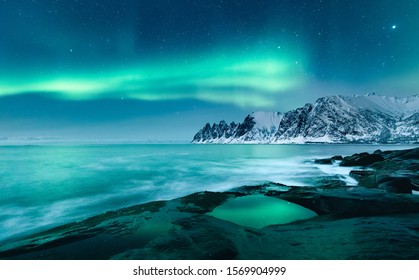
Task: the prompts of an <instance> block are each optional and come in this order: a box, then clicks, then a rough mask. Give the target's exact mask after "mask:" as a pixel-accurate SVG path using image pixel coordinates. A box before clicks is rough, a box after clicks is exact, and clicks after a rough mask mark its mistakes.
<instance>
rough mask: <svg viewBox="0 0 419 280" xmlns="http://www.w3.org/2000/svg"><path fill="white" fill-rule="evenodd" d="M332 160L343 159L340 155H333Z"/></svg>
mask: <svg viewBox="0 0 419 280" xmlns="http://www.w3.org/2000/svg"><path fill="white" fill-rule="evenodd" d="M332 160H343V157H342V156H334V157H332Z"/></svg>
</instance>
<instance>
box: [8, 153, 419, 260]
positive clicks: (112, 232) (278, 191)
mask: <svg viewBox="0 0 419 280" xmlns="http://www.w3.org/2000/svg"><path fill="white" fill-rule="evenodd" d="M418 155H419V148H415V149H409V150H396V151H384V152H382V151H376V152H374V153H371V154H368V153H360V154H355V155H352V156H347V157H342V159H340V158H339V160H341V162H340V163H339V164H340V165H342V164H343V166H352V167H354V171H356V172H354V173H352V174H351V176H353V177H355V178H356V179H357V181H358V182H359V186H346V185H343V184H342V182H339V180H331V181H329V182H328V184H324V185H323V186H322V187H304V188H302V187H296V186H286V185H282V184H276V183H267V184H263V185H257V186H242V187H238V188H234V189H232V190H230V191H227V192H198V193H194V194H191V195H187V196H184V197H180V198H176V199H173V200H167V201H155V202H148V203H145V204H140V205H136V206H132V207H127V208H122V209H118V210H115V211H109V212H106V213H103V214H100V215H97V216H93V217H90V218H88V219H86V220H84V221H81V222H75V223H70V224H66V225H63V226H59V227H55V228H53V229H50V230H46V231H43V232H40V233H37V234H34V235H31V236H29V237H26V238H23V239H21V240H16V241H13V242H10V243H8V244H5V245H2V246H0V259H419V241H418V240H417V236H418V235H419V196H417V195H413V194H412V191H413V187H415V186H416V184H417V181H416V180H417V178H419V174H418V170H419V156H418ZM335 160H336V159H332V158H328V159H319V161H322V162H318V164H331V163H332V162H333V161H335ZM371 170H373V172H372V171H371ZM409 182H410V183H409ZM409 184H410V185H409ZM409 188H410V193H409ZM261 194H262V195H264V196H269V197H274V198H280V199H283V200H286V201H289V202H292V203H295V204H297V205H300V206H302V207H305V208H307V209H310V210H312V211H314V212H316V213H317V214H318V216H317V217H314V218H311V219H306V220H300V221H296V222H292V223H289V224H283V225H270V226H266V227H263V228H261V229H254V228H251V227H245V226H240V225H237V224H234V223H231V222H228V221H225V220H222V219H217V218H214V217H211V216H209V215H207V213H209V212H210V211H212V210H213V209H214V208H215V207H217V206H220V205H222V204H225V203H226V202H227V201H229V200H231V199H234V198H236V197H240V196H250V195H261ZM209 229H211V232H209V231H210V230H209ZM332 229H334V230H335V231H336V232H333V230H332ZM331 230H332V232H331ZM354 232H358V233H357V234H355V236H353V234H354ZM291 233H292V234H291ZM331 234H332V235H331ZM333 234H335V235H336V236H334V238H337V239H336V240H334V238H332V236H333ZM377 234H378V236H377ZM348 236H353V238H354V240H346V238H348ZM376 239H378V241H379V242H378V241H377V240H376ZM309 240H311V242H313V240H318V241H316V242H314V243H313V244H312V243H310V242H309ZM326 240H328V241H329V243H328V242H326ZM368 243H370V244H369V245H366V244H368ZM256 244H264V246H262V247H260V246H257V245H256ZM273 244H275V245H273ZM388 244H391V246H393V247H394V250H388V248H387V251H386V246H387V247H388ZM278 246H279V247H278ZM281 246H282V247H281ZM332 247H333V248H335V249H334V250H331V249H328V248H332ZM84 248H89V250H86V249H84ZM351 248H352V249H351ZM356 248H357V250H358V253H356V250H355V249H356ZM408 248H410V251H408ZM411 248H418V249H413V250H412V249H411ZM274 249H275V250H274ZM396 249H397V250H396ZM348 250H349V251H348ZM322 251H323V252H322ZM303 252H305V253H303ZM307 252H310V253H307ZM397 252H398V253H397Z"/></svg>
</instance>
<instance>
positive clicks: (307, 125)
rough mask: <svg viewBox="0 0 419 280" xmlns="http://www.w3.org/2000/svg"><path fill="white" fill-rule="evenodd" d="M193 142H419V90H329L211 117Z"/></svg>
mask: <svg viewBox="0 0 419 280" xmlns="http://www.w3.org/2000/svg"><path fill="white" fill-rule="evenodd" d="M192 143H220V144H240V143H244V144H246V143H249V144H251V143H258V144H295V143H297V144H302V143H380V144H384V143H419V95H414V96H409V97H402V98H399V97H392V96H381V95H375V94H368V95H364V96H339V95H337V96H327V97H322V98H319V99H318V100H317V101H316V102H315V103H313V104H311V103H307V104H306V105H305V106H303V107H301V108H297V109H295V110H291V111H288V112H286V113H284V114H283V113H279V112H254V113H252V114H250V115H248V116H247V117H246V118H245V119H244V121H243V122H242V123H239V124H236V123H234V122H233V123H231V124H227V123H226V122H225V121H221V122H220V123H219V124H213V125H212V126H211V125H210V124H209V123H207V124H206V125H205V126H204V128H202V129H201V130H200V131H199V132H198V133H197V134H196V135H195V136H194V139H193V141H192Z"/></svg>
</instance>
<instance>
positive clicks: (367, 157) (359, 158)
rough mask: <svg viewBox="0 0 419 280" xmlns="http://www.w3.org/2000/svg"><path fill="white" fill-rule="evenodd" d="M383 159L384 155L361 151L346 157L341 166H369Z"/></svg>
mask: <svg viewBox="0 0 419 280" xmlns="http://www.w3.org/2000/svg"><path fill="white" fill-rule="evenodd" d="M383 160H384V157H383V156H382V155H379V154H369V153H361V154H354V155H352V156H347V157H344V158H343V160H342V162H341V163H340V166H369V165H371V164H373V163H376V162H380V161H383Z"/></svg>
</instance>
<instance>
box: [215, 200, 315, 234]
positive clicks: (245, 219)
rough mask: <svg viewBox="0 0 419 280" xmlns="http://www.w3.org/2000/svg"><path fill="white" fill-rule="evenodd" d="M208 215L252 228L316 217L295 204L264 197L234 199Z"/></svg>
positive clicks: (313, 213)
mask: <svg viewBox="0 0 419 280" xmlns="http://www.w3.org/2000/svg"><path fill="white" fill-rule="evenodd" d="M208 215H211V216H214V217H217V218H219V219H223V220H227V221H230V222H233V223H235V224H239V225H242V226H248V227H254V228H262V227H264V226H268V225H274V224H287V223H291V222H294V221H298V220H304V219H309V218H313V217H315V216H317V214H316V213H315V212H313V211H311V210H309V209H307V208H304V207H302V206H300V205H297V204H295V203H291V202H288V201H285V200H282V199H278V198H274V197H268V196H264V195H248V196H244V197H236V198H234V199H232V200H230V201H228V202H226V203H224V204H222V205H220V206H218V207H216V208H215V209H214V210H213V211H212V212H210V213H208Z"/></svg>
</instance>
